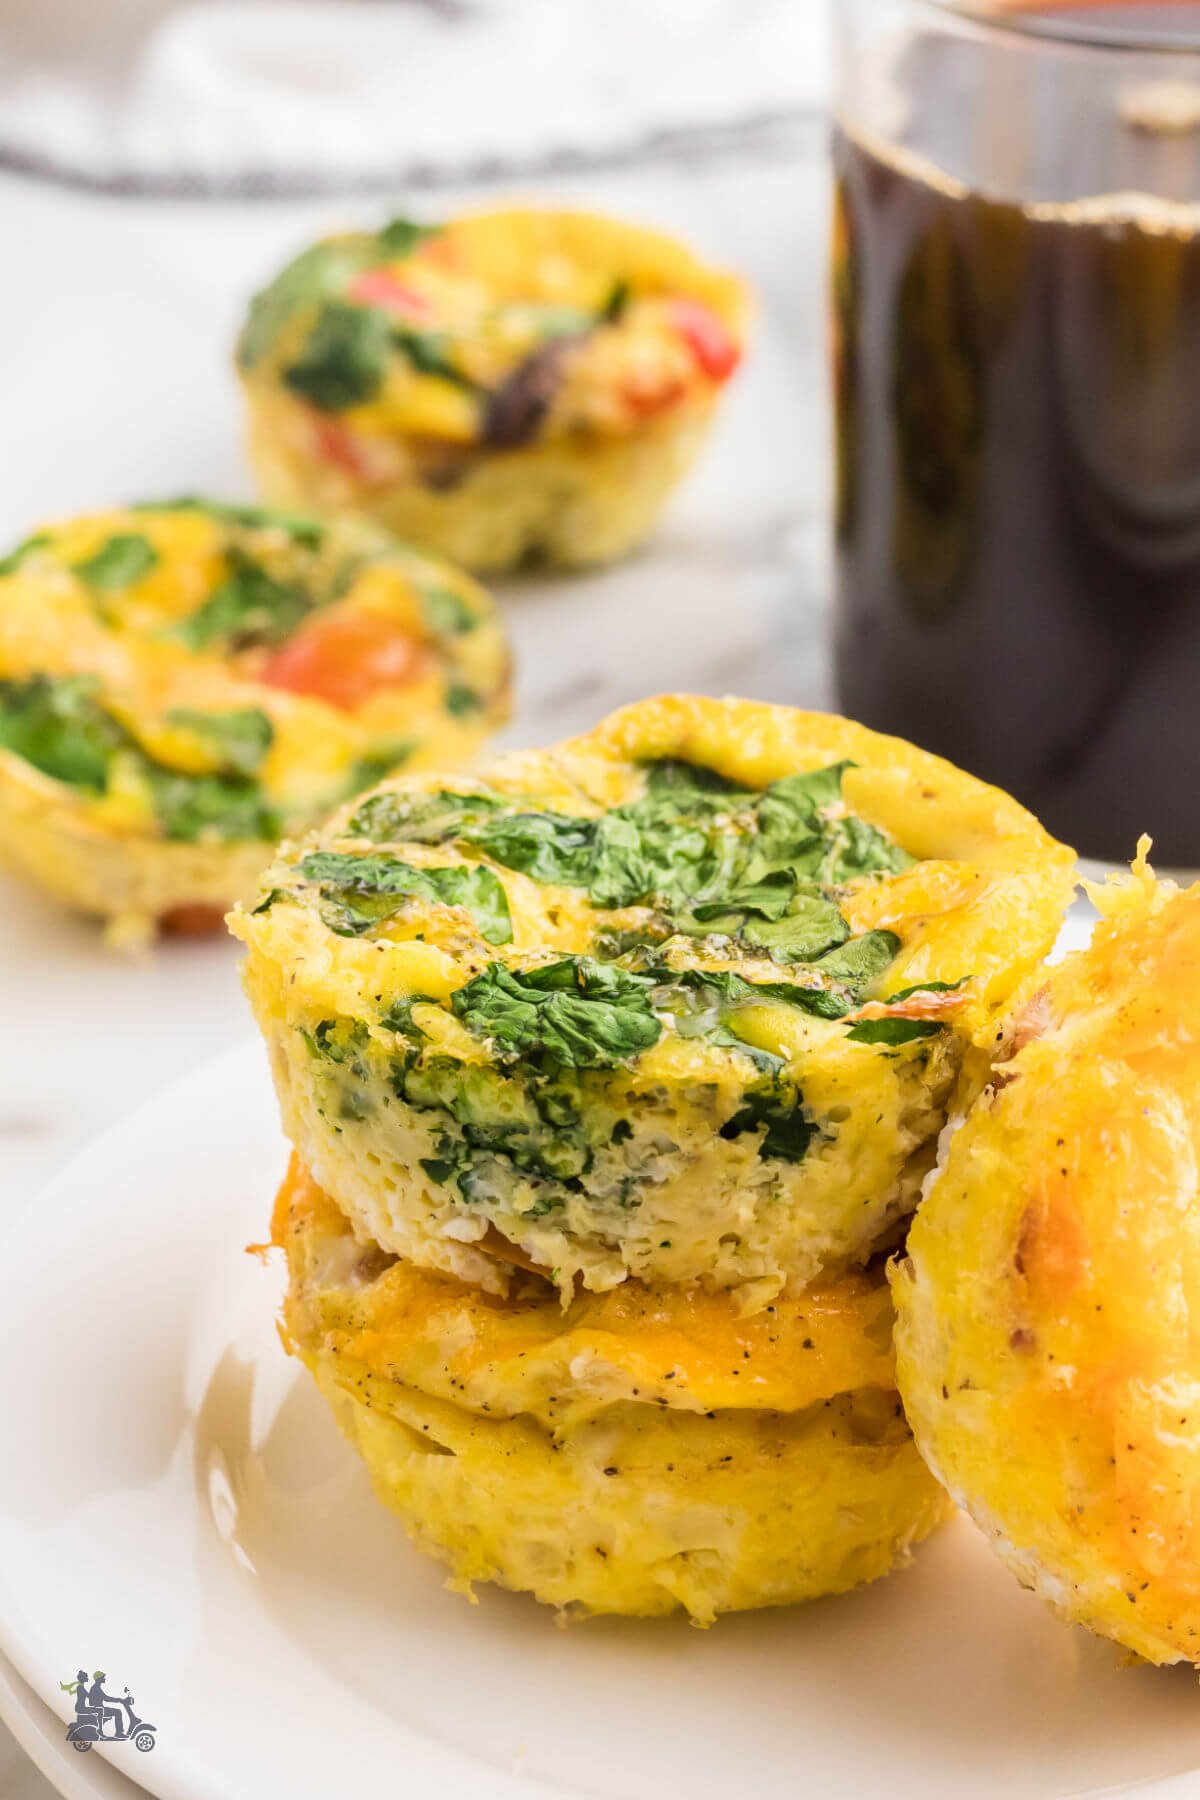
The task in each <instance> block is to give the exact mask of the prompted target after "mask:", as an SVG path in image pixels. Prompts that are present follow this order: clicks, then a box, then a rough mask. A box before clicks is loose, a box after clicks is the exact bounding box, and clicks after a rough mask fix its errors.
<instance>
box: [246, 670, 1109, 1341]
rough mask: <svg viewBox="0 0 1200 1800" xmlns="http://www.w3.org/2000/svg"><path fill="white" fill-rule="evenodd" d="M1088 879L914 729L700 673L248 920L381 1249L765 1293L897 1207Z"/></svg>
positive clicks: (251, 988) (498, 772)
mask: <svg viewBox="0 0 1200 1800" xmlns="http://www.w3.org/2000/svg"><path fill="white" fill-rule="evenodd" d="M1072 868H1073V858H1072V855H1071V853H1070V852H1069V851H1067V850H1065V849H1064V848H1063V847H1062V846H1061V845H1059V844H1056V843H1055V842H1054V841H1053V840H1052V839H1051V838H1049V837H1048V836H1047V835H1046V833H1045V832H1044V831H1043V830H1042V829H1041V827H1040V826H1039V825H1038V824H1037V823H1036V821H1035V820H1034V819H1033V818H1031V816H1030V815H1029V814H1028V813H1026V812H1024V811H1023V809H1022V808H1020V807H1019V806H1017V804H1016V803H1015V802H1014V801H1012V800H1010V799H1008V798H1007V796H1005V795H1003V794H1000V793H998V792H997V791H996V790H995V789H994V788H988V787H985V786H984V785H983V784H982V783H980V782H977V781H974V780H973V779H971V778H970V777H968V776H966V775H964V774H962V773H961V772H959V771H958V770H956V769H953V768H952V767H951V766H950V765H949V764H947V763H944V762H941V761H939V760H938V759H936V758H934V757H931V756H927V755H924V754H923V753H921V752H919V751H917V750H914V749H913V748H911V747H910V746H909V745H906V744H902V743H900V742H899V741H898V740H896V739H890V738H883V737H879V736H877V735H876V734H874V733H871V732H869V731H866V730H864V729H863V728H861V727H859V726H855V725H851V724H849V723H847V722H846V721H844V720H841V719H836V718H832V717H829V716H826V715H823V714H810V713H799V712H794V711H791V710H789V709H786V708H782V707H770V706H764V705H758V704H754V703H751V702H747V701H736V700H724V701H718V700H704V699H690V698H686V697H674V698H665V699H658V700H651V701H646V702H644V703H643V704H641V705H638V706H634V707H630V708H627V709H626V710H625V711H623V712H620V713H617V714H615V715H614V716H613V717H612V718H610V719H609V720H607V721H606V722H605V723H604V724H602V725H601V726H600V727H599V728H598V729H597V730H596V731H595V732H593V733H591V734H590V735H589V736H587V737H584V738H579V739H576V740H573V741H572V742H570V743H567V744H565V745H562V746H560V747H559V748H558V749H555V750H550V751H546V752H537V753H528V754H521V755H514V756H508V757H504V758H502V759H500V760H499V761H497V762H496V763H494V764H493V765H492V766H491V767H490V768H489V769H487V770H485V771H484V773H483V774H482V775H481V776H480V777H479V778H478V779H477V780H475V781H459V782H455V781H447V780H445V779H444V778H441V777H436V776H432V775H430V776H424V775H423V776H417V777H412V778H406V777H401V778H399V779H396V780H392V781H389V782H387V783H385V784H384V785H383V786H381V787H379V788H378V789H376V790H375V792H374V793H373V794H372V795H370V796H368V797H367V798H366V799H365V800H363V801H361V802H359V803H356V804H355V805H353V806H351V807H347V808H343V809H342V810H341V811H340V812H339V813H338V814H336V815H335V816H334V818H333V819H332V820H331V821H330V822H329V823H328V824H327V825H326V826H325V827H324V828H322V830H321V831H320V832H319V833H318V834H316V835H314V836H312V837H310V838H309V839H308V840H307V841H306V842H305V843H303V844H301V845H298V846H292V847H289V848H288V849H287V850H286V851H285V852H284V854H283V856H282V857H281V859H280V861H279V862H278V863H277V864H276V865H275V866H274V868H273V869H272V870H271V871H270V872H269V873H268V874H267V876H266V877H265V878H264V886H263V892H262V898H261V899H260V901H259V903H258V906H257V907H256V908H255V909H254V910H240V911H239V912H237V913H236V914H234V915H233V917H232V918H231V927H232V929H233V930H234V932H235V933H236V934H237V935H238V936H240V937H242V938H243V939H244V940H245V941H246V943H247V945H248V947H249V955H248V957H247V960H246V965H245V981H246V988H247V992H248V994H249V997H250V1000H251V1003H252V1006H253V1008H254V1011H255V1014H256V1017H257V1019H258V1022H259V1024H260V1026H261V1028H262V1030H263V1032H264V1034H265V1036H266V1039H267V1043H268V1045H269V1048H270V1052H271V1058H272V1064H273V1068H274V1073H275V1079H276V1084H277V1088H278V1092H279V1097H280V1102H281V1107H282V1112H283V1119H284V1125H285V1129H286V1131H287V1133H288V1135H289V1136H290V1138H291V1139H292V1141H293V1143H294V1144H295V1145H296V1146H297V1148H298V1149H299V1151H300V1153H301V1155H302V1156H303V1158H304V1160H305V1162H306V1164H307V1165H308V1166H309V1167H310V1168H311V1169H312V1170H313V1172H314V1175H315V1176H316V1178H317V1179H318V1180H319V1181H320V1182H321V1184H322V1186H323V1187H325V1188H326V1189H327V1190H328V1192H329V1193H330V1194H331V1195H332V1196H333V1197H334V1198H335V1199H336V1201H337V1203H338V1205H339V1206H341V1207H342V1208H343V1210H344V1211H345V1212H346V1213H347V1215H348V1216H349V1217H350V1218H351V1219H352V1220H353V1222H354V1225H355V1229H356V1230H357V1231H358V1232H359V1234H360V1236H361V1237H362V1238H363V1239H364V1241H368V1242H372V1243H375V1244H378V1245H379V1246H380V1247H381V1248H382V1249H383V1250H385V1251H387V1252H391V1253H395V1254H397V1255H401V1256H404V1257H406V1258H408V1259H410V1260H411V1261H412V1262H414V1263H416V1264H418V1265H420V1266H421V1267H423V1268H430V1269H441V1270H444V1271H446V1272H447V1273H450V1274H454V1275H457V1276H459V1277H461V1278H462V1279H463V1280H466V1281H472V1282H477V1283H479V1284H480V1285H481V1286H483V1287H484V1288H486V1289H488V1290H489V1291H490V1292H493V1293H503V1292H504V1291H505V1290H506V1288H507V1286H508V1284H509V1282H510V1280H511V1271H512V1265H513V1264H514V1263H518V1264H520V1263H527V1264H532V1265H533V1266H534V1267H536V1268H537V1269H538V1270H540V1271H541V1272H543V1273H545V1274H546V1275H547V1276H548V1277H549V1278H550V1279H551V1280H553V1281H555V1282H556V1283H557V1284H558V1285H559V1287H560V1289H561V1291H562V1294H563V1297H564V1301H569V1300H570V1299H571V1298H572V1297H573V1295H574V1293H575V1288H576V1284H577V1283H581V1284H582V1286H583V1287H584V1288H586V1289H589V1290H591V1291H594V1292H604V1291H606V1290H609V1289H612V1288H614V1287H617V1286H618V1285H619V1284H620V1283H621V1282H623V1281H625V1280H627V1279H629V1278H631V1277H632V1278H636V1279H637V1280H639V1281H642V1282H644V1283H646V1284H648V1285H650V1286H659V1285H670V1284H684V1283H690V1282H699V1283H701V1284H702V1285H703V1286H705V1287H707V1288H710V1289H728V1288H732V1289H736V1290H738V1297H739V1304H740V1305H741V1307H742V1308H743V1309H744V1310H746V1311H753V1310H755V1309H756V1308H758V1307H761V1306H763V1305H765V1304H766V1303H767V1302H768V1301H770V1300H771V1299H772V1298H773V1297H774V1296H775V1295H777V1294H778V1293H779V1292H780V1291H781V1289H782V1288H783V1287H784V1285H785V1284H786V1283H787V1282H789V1281H791V1282H794V1283H799V1284H804V1283H807V1282H811V1281H813V1280H814V1279H816V1277H817V1276H819V1275H820V1274H822V1273H823V1272H824V1271H826V1270H837V1269H844V1268H846V1267H848V1266H853V1265H857V1264H862V1263H865V1262H866V1261H867V1259H868V1258H869V1257H870V1256H871V1255H872V1254H874V1253H875V1252H876V1250H877V1249H878V1248H879V1247H880V1245H881V1244H886V1243H887V1242H888V1241H890V1239H891V1237H892V1235H893V1234H894V1233H895V1232H896V1231H897V1230H898V1229H899V1227H900V1226H901V1224H902V1222H903V1220H904V1219H905V1217H906V1216H907V1214H908V1213H909V1212H910V1211H911V1210H912V1207H913V1206H914V1205H915V1202H916V1199H917V1195H918V1192H919V1188H920V1183H921V1181H922V1179H923V1177H924V1175H925V1174H926V1172H927V1170H928V1168H929V1166H930V1164H931V1162H932V1158H933V1147H934V1144H935V1142H936V1139H937V1135H938V1133H939V1131H940V1129H941V1127H942V1125H943V1124H944V1122H945V1118H946V1111H947V1106H948V1103H949V1097H950V1092H951V1088H952V1085H953V1082H954V1080H955V1076H956V1072H957V1070H958V1068H959V1065H960V1063H961V1061H962V1057H963V1052H964V1050H965V1048H966V1047H967V1046H968V1045H969V1044H970V1043H972V1042H973V1041H974V1039H975V1038H977V1037H980V1036H982V1035H983V1034H985V1033H986V1032H987V1031H988V1030H989V1029H990V1027H991V1022H992V1020H993V1018H994V1016H995V1012H996V1008H997V1007H998V1006H999V1004H1000V1003H1001V1002H1002V1001H1003V1000H1005V999H1006V998H1007V997H1008V995H1009V994H1010V993H1011V992H1012V989H1013V988H1014V986H1015V985H1016V983H1017V982H1018V981H1019V980H1020V979H1021V978H1022V977H1023V976H1024V975H1025V974H1026V973H1027V972H1028V970H1029V969H1030V968H1032V967H1034V966H1035V965H1036V964H1037V963H1038V962H1039V961H1040V959H1041V958H1042V957H1043V956H1044V955H1045V953H1046V952H1047V950H1048V949H1049V948H1050V946H1051V945H1052V943H1053V941H1054V938H1055V936H1056V934H1057V931H1058V927H1059V923H1060V920H1061V917H1062V913H1063V910H1064V908H1065V906H1066V904H1067V902H1068V900H1069V897H1070V894H1071V892H1072V873H1071V872H1072Z"/></svg>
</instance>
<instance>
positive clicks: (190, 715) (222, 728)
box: [167, 706, 275, 775]
mask: <svg viewBox="0 0 1200 1800" xmlns="http://www.w3.org/2000/svg"><path fill="white" fill-rule="evenodd" d="M167 723H168V724H169V725H178V726H180V727H181V728H182V729H183V730H184V731H189V732H191V733H192V735H193V736H194V737H198V738H199V739H200V741H201V742H202V743H203V744H204V746H205V748H206V749H207V750H208V751H209V752H210V754H212V755H214V756H216V757H218V758H219V759H220V763H221V770H222V773H224V774H227V775H255V774H257V773H258V771H259V769H260V768H261V767H262V765H263V762H264V760H265V758H266V755H267V752H268V751H269V750H270V748H271V745H272V744H273V743H274V741H275V727H274V726H273V725H272V723H271V721H270V719H269V718H268V716H267V714H266V713H265V712H262V711H261V710H260V709H259V708H258V707H257V706H240V707H235V708H233V709H231V710H230V711H229V712H199V711H197V710H196V709H195V708H194V707H190V706H177V707H175V708H174V709H173V710H172V711H171V712H169V713H168V714H167Z"/></svg>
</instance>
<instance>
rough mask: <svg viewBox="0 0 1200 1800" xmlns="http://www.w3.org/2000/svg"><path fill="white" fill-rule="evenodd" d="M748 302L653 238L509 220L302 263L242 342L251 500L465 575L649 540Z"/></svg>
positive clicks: (267, 292)
mask: <svg viewBox="0 0 1200 1800" xmlns="http://www.w3.org/2000/svg"><path fill="white" fill-rule="evenodd" d="M745 313H746V297H745V292H744V290H743V288H742V286H741V283H740V282H738V281H737V280H736V279H735V278H734V277H733V276H731V275H727V274H725V273H723V272H719V271H716V270H712V269H708V268H706V267H705V266H704V265H703V264H701V263H700V262H698V261H697V260H696V259H695V258H694V257H693V256H692V255H691V254H690V252H689V251H687V250H686V249H684V248H683V246H682V245H679V244H676V243H673V242H672V241H671V240H670V239H668V238H664V237H662V236H660V235H659V234H658V233H657V232H652V231H646V230H642V229H639V228H638V227H636V226H633V225H627V224H624V223H622V222H620V221H619V220H614V219H607V218H602V217H599V216H597V215H594V214H589V213H580V212H552V211H542V210H536V209H516V210H504V211H497V212H486V213H475V214H470V215H466V216H463V217H460V218H456V219H451V220H448V221H446V222H445V223H442V224H438V225H418V224H415V223H413V222H412V221H410V220H404V219H396V220H393V221H392V222H391V223H390V224H388V225H385V226H384V227H383V228H382V229H381V230H380V231H379V232H374V233H370V232H356V233H349V234H345V235H343V236H340V237H335V238H329V239H326V240H325V241H324V242H322V243H319V244H315V245H313V246H312V247H310V248H309V249H307V250H305V251H304V252H303V253H302V254H301V255H300V256H298V257H297V258H296V259H295V260H294V261H293V262H291V263H290V264H288V266H287V267H286V268H285V269H283V270H282V271H281V272H280V274H279V275H278V276H277V277H276V278H275V280H274V281H273V282H272V283H271V284H270V285H269V286H268V287H267V288H265V289H264V290H263V291H262V292H261V293H260V294H258V295H256V297H255V298H254V300H253V301H252V302H251V306H250V311H249V316H248V318H247V321H246V324H245V327H244V329H243V331H242V334H241V337H240V339H239V342H238V351H237V363H238V370H239V374H240V376H241V380H242V384H243V388H244V391H245V396H246V402H247V408H248V416H249V428H250V449H251V457H252V460H253V463H254V466H255V468H256V470H257V472H258V476H259V480H260V483H261V485H262V488H263V491H264V493H265V494H266V495H267V496H268V497H269V498H270V499H271V500H273V501H276V502H278V503H280V504H285V505H289V506H291V505H300V506H305V507H309V506H311V507H315V508H318V509H321V510H328V511H331V512H339V511H353V512H357V513H361V514H365V515H368V516H370V517H372V518H375V519H377V520H378V521H379V522H380V523H381V524H383V525H385V526H387V527H388V529H390V530H394V531H396V532H398V533H399V534H400V535H401V536H403V537H408V538H412V539H414V540H416V541H417V542H420V543H425V544H429V545H430V546H432V547H433V548H435V549H438V550H440V551H441V552H443V553H444V554H445V555H447V556H449V557H451V558H452V559H453V560H454V561H455V562H458V563H461V564H463V565H464V566H465V567H467V568H473V569H486V570H493V571H495V570H503V569H506V568H511V567H512V566H513V565H514V564H516V563H518V562H521V561H523V560H525V559H527V558H530V557H535V556H536V557H537V558H538V559H540V560H542V561H549V562H553V563H559V564H579V563H595V562H604V561H608V560H609V559H610V558H612V557H615V556H619V555H622V554H623V553H624V552H626V551H627V550H629V549H631V548H632V547H633V545H634V544H636V543H637V542H638V541H639V540H640V539H642V538H643V537H644V536H645V535H646V534H647V532H648V531H649V530H650V528H651V526H652V524H653V523H654V520H655V519H656V517H657V515H658V513H659V511H660V510H661V508H662V505H663V503H664V502H665V500H666V497H667V495H668V494H669V492H670V491H671V489H672V488H673V487H674V486H675V485H676V483H677V482H678V480H679V479H680V478H681V476H682V475H683V474H684V472H685V471H686V469H687V468H688V467H689V465H690V464H691V462H692V460H693V458H694V456H695V455H696V453H697V451H698V450H699V448H700V446H701V444H702V442H703V440H704V438H705V436H706V434H707V431H708V427H709V424H710V422H711V419H712V415H713V412H714V409H715V407H716V404H717V402H718V400H719V398H720V395H721V392H722V390H723V388H724V386H725V384H726V382H727V381H728V380H729V378H730V376H731V375H732V374H733V372H734V370H735V369H736V367H737V364H738V362H739V360H740V358H741V354H742V348H743V343H744V337H745Z"/></svg>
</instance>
